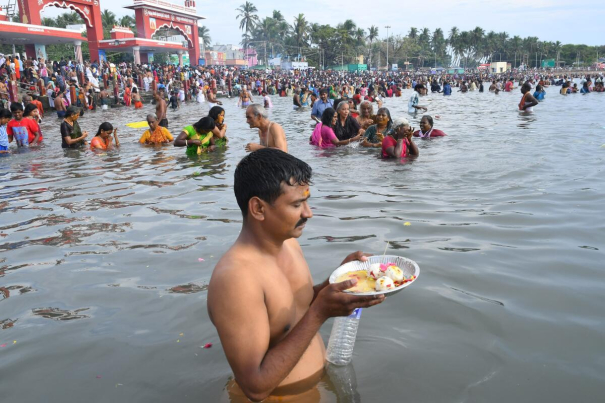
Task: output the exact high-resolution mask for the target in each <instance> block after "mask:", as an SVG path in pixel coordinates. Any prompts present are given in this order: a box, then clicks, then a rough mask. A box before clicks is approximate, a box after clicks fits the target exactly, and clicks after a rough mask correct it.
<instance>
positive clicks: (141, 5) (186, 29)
mask: <svg viewBox="0 0 605 403" xmlns="http://www.w3.org/2000/svg"><path fill="white" fill-rule="evenodd" d="M125 8H129V9H131V10H134V13H135V20H136V23H137V34H138V35H139V37H140V38H143V39H149V40H150V39H151V37H152V36H153V35H154V34H155V33H156V32H157V31H158V30H159V29H161V28H170V29H175V30H177V31H179V32H180V33H181V35H182V36H184V37H185V41H186V42H187V50H188V52H189V60H190V62H191V63H192V64H198V61H199V59H200V39H199V36H198V32H197V21H198V20H202V19H205V18H204V17H202V16H199V15H197V11H196V8H195V1H194V0H185V5H184V6H180V5H177V4H173V3H169V2H167V1H162V0H134V4H133V5H132V6H126V7H125ZM146 56H147V55H145V54H142V55H141V62H143V63H145V62H147V60H146V59H147V57H146ZM181 56H182V53H179V63H180V64H182V57H181ZM135 58H136V50H135Z"/></svg>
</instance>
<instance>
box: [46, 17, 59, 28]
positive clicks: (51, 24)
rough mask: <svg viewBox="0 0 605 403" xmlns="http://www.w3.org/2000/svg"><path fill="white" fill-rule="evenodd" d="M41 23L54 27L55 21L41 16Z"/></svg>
mask: <svg viewBox="0 0 605 403" xmlns="http://www.w3.org/2000/svg"><path fill="white" fill-rule="evenodd" d="M42 25H44V26H45V27H56V26H57V23H56V20H55V19H54V18H48V17H44V18H42Z"/></svg>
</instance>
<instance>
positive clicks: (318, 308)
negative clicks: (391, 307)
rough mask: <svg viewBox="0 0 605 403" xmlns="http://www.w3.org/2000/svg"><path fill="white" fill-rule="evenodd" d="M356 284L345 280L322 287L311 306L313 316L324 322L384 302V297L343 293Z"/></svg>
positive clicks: (353, 281) (354, 281)
mask: <svg viewBox="0 0 605 403" xmlns="http://www.w3.org/2000/svg"><path fill="white" fill-rule="evenodd" d="M355 284H357V280H355V279H353V280H347V281H343V282H341V283H334V284H330V285H328V286H326V287H324V288H323V289H322V290H321V291H320V292H319V294H317V298H315V300H314V301H313V304H311V308H310V309H309V310H312V311H313V312H314V314H315V315H317V317H318V318H319V319H320V320H321V321H322V322H325V321H326V320H327V319H328V318H332V317H335V316H349V315H350V314H352V313H353V311H354V310H355V309H356V308H368V307H370V306H374V305H378V304H380V303H381V302H382V301H384V298H385V297H384V295H383V294H380V295H364V296H359V295H354V294H348V293H345V292H343V291H344V290H347V289H349V288H351V287H353V286H354V285H355Z"/></svg>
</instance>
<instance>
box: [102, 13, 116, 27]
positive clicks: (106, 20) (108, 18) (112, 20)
mask: <svg viewBox="0 0 605 403" xmlns="http://www.w3.org/2000/svg"><path fill="white" fill-rule="evenodd" d="M101 22H102V23H103V28H104V29H109V30H111V29H112V28H113V26H114V25H116V24H117V23H118V21H117V18H116V15H115V14H114V13H113V12H111V11H109V10H108V9H105V10H103V12H102V13H101Z"/></svg>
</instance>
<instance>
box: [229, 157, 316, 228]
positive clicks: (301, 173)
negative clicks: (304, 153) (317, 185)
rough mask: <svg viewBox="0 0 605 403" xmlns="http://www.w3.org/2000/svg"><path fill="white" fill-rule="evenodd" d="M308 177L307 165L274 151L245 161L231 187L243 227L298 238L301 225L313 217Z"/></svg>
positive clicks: (309, 170) (236, 170) (309, 169)
mask: <svg viewBox="0 0 605 403" xmlns="http://www.w3.org/2000/svg"><path fill="white" fill-rule="evenodd" d="M311 176H312V169H311V167H310V166H309V165H308V164H307V163H305V162H304V161H301V160H299V159H298V158H296V157H293V156H291V155H290V154H288V153H285V152H283V151H281V150H277V149H274V148H262V149H260V150H258V151H254V152H252V153H250V154H249V155H247V156H246V157H244V158H243V159H242V160H241V161H240V163H239V164H238V165H237V168H236V169H235V180H234V184H233V189H234V191H235V198H236V200H237V204H238V205H239V208H240V209H241V211H242V215H243V217H244V225H247V224H250V223H251V222H256V223H258V224H261V225H262V226H263V227H264V228H266V229H267V231H271V232H274V233H279V236H280V237H286V238H292V237H299V236H300V235H301V234H302V225H303V224H304V223H305V222H306V221H307V220H308V219H309V218H311V217H313V213H311V210H310V209H309V206H308V205H307V203H306V201H307V199H308V198H309V196H310V194H309V185H310V184H311Z"/></svg>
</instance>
